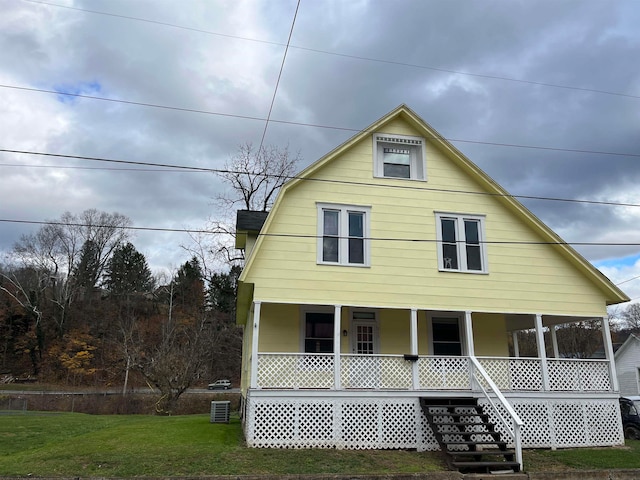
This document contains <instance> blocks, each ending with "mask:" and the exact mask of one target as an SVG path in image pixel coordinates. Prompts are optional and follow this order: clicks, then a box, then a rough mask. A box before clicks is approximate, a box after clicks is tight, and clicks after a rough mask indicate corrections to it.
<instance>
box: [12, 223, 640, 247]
mask: <svg viewBox="0 0 640 480" xmlns="http://www.w3.org/2000/svg"><path fill="white" fill-rule="evenodd" d="M0 222H1V223H21V224H32V225H58V226H70V227H93V228H118V229H122V230H127V229H130V230H144V231H154V232H174V233H203V234H212V235H220V234H222V235H235V233H234V232H227V231H223V230H199V229H190V228H161V227H131V226H119V225H95V224H91V225H90V224H84V223H65V222H57V221H36V220H15V219H7V218H0ZM258 235H259V236H262V237H279V238H306V239H315V240H317V239H321V238H324V237H323V236H322V235H304V234H297V233H259V234H258ZM331 238H341V239H345V238H349V237H345V236H337V237H336V236H332V237H331ZM362 240H368V241H376V242H378V241H385V242H409V243H442V240H437V239H433V238H394V237H362ZM456 243H465V241H463V240H456ZM478 243H480V244H484V245H563V246H600V247H629V246H634V247H635V246H640V242H613V243H612V242H564V241H563V242H542V241H516V240H479V241H478Z"/></svg>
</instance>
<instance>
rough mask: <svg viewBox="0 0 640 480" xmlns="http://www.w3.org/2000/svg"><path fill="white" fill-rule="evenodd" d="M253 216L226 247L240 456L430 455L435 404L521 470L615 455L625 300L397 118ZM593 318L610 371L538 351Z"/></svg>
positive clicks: (242, 218) (440, 146) (414, 122)
mask: <svg viewBox="0 0 640 480" xmlns="http://www.w3.org/2000/svg"><path fill="white" fill-rule="evenodd" d="M256 215H258V217H256V218H255V221H252V220H250V217H251V216H252V212H241V213H240V214H239V224H238V230H239V232H240V235H238V242H237V246H238V247H239V248H245V249H246V252H245V253H246V264H245V267H244V270H243V272H242V274H241V276H240V283H239V290H238V300H237V321H238V323H239V324H241V325H243V326H244V346H243V363H242V385H241V388H242V397H243V407H242V409H243V420H244V429H245V435H246V441H247V443H248V445H249V446H251V447H290V448H308V447H322V448H345V449H386V448H411V449H418V450H421V451H425V450H437V449H439V448H443V446H442V442H441V438H439V437H438V436H437V432H434V427H432V424H431V423H430V422H431V421H432V420H433V419H430V417H428V415H426V413H427V411H428V405H430V404H438V403H441V404H456V402H458V403H460V402H462V403H464V402H463V401H466V400H469V401H471V402H477V403H478V404H480V405H481V406H482V407H483V408H484V411H485V414H486V416H487V417H488V418H490V419H492V423H493V424H495V425H494V427H492V428H495V429H497V430H498V431H500V432H501V433H502V434H503V435H504V437H505V439H507V443H508V444H509V446H510V447H512V446H515V447H516V454H517V455H516V456H517V457H518V458H520V459H521V457H520V456H519V455H520V452H521V451H520V448H521V447H522V446H524V447H554V448H555V447H577V446H605V445H618V444H622V443H623V441H624V440H623V436H622V428H621V424H620V415H619V413H620V412H619V407H618V400H617V398H618V387H617V381H616V377H615V370H614V363H613V353H612V348H611V337H610V332H609V326H608V320H607V311H606V306H607V305H611V304H616V303H619V302H624V301H627V300H628V298H627V297H626V296H625V294H624V293H623V292H622V291H621V290H619V289H618V288H617V287H616V286H614V285H613V284H612V283H611V282H610V281H609V280H608V279H607V278H606V277H604V276H603V275H602V274H601V273H600V272H599V271H598V270H597V269H595V268H594V267H593V266H592V265H591V264H590V263H589V262H588V261H586V260H585V259H584V258H583V257H582V256H580V255H579V254H578V253H577V252H576V251H575V250H574V249H572V248H571V247H570V246H569V245H567V244H566V243H564V242H563V241H562V239H561V238H560V237H558V235H556V234H555V233H554V232H553V231H551V230H550V229H549V228H548V227H547V226H545V225H544V224H543V223H542V222H541V221H540V220H539V219H538V218H536V217H535V216H534V215H533V214H532V213H531V212H530V211H528V210H527V209H526V208H525V207H524V206H523V205H521V204H520V203H519V202H518V201H517V200H516V199H514V198H513V197H512V196H510V195H509V194H508V193H507V192H506V191H505V190H504V189H503V188H501V187H500V186H499V185H498V184H497V183H496V182H495V181H494V180H492V179H491V178H490V177H489V176H488V175H487V174H485V173H484V172H482V171H481V170H480V168H478V167H477V166H476V165H475V164H473V163H472V162H471V161H470V160H469V159H468V158H466V157H465V156H464V155H463V154H462V153H460V152H459V151H458V150H457V149H456V148H455V147H454V146H453V145H451V144H450V143H449V142H448V141H446V140H445V139H444V138H443V137H442V136H441V135H440V134H439V133H438V132H436V131H435V130H434V129H433V128H432V127H431V126H429V125H428V124H427V123H426V122H425V121H424V120H422V119H421V118H420V117H418V116H417V115H416V114H415V113H414V112H413V111H412V110H411V109H409V108H408V107H407V106H405V105H401V106H399V107H398V108H396V109H395V110H393V111H392V112H390V113H389V114H387V115H385V116H384V117H382V118H381V119H379V120H378V121H376V122H374V123H373V124H372V125H371V126H369V127H368V128H366V129H365V130H363V131H362V132H360V133H358V134H356V135H355V136H353V137H352V138H351V139H349V140H347V141H346V142H345V143H343V144H342V145H340V146H339V147H337V148H335V149H334V150H332V151H331V152H329V153H328V154H326V155H325V156H324V157H322V158H321V159H319V160H318V161H317V162H315V163H313V164H312V165H310V166H309V167H307V168H306V169H304V170H303V171H302V172H301V173H300V174H299V175H298V176H297V177H296V178H295V179H292V180H291V181H289V182H288V183H287V184H285V185H284V186H283V187H282V189H281V191H280V193H279V196H278V198H277V199H276V201H275V203H274V206H273V208H272V210H271V211H270V212H269V214H268V216H267V217H266V219H265V218H264V213H262V212H258V213H257V214H256ZM260 215H262V217H260ZM261 219H262V220H264V224H262V221H261ZM594 318H596V319H598V320H599V321H600V322H601V323H602V327H603V328H602V331H603V348H604V351H605V353H606V358H605V359H603V360H602V359H601V360H578V359H573V358H564V357H562V358H561V355H559V354H558V349H557V343H556V342H555V341H552V343H553V345H550V346H549V349H548V350H549V351H552V350H553V352H554V353H553V354H552V355H548V354H547V353H546V352H547V348H546V347H547V346H546V345H545V344H544V341H545V340H544V332H545V331H546V330H547V329H548V330H550V331H551V338H552V339H555V337H554V332H555V327H556V326H557V325H560V324H565V323H569V322H577V321H581V320H586V319H594ZM525 329H527V330H531V329H535V332H536V338H537V340H538V347H537V348H538V356H537V357H535V358H532V357H521V356H520V354H519V351H518V344H517V337H516V336H515V333H516V332H517V331H519V330H525ZM510 343H512V344H513V347H512V350H513V352H514V353H513V354H511V355H510V347H509V345H510ZM445 410H447V409H445ZM456 412H457V413H455V412H454V414H451V415H453V416H455V417H456V418H458V417H460V416H461V415H462V413H460V412H462V411H456ZM451 415H450V418H449V420H451ZM474 415H475V414H474ZM436 423H437V420H436ZM450 428H452V429H454V430H455V429H457V428H458V427H457V426H453V427H450ZM474 428H475V427H471V430H473V429H474ZM456 431H457V430H456ZM467 434H468V432H466V433H463V434H462V433H461V434H460V435H461V436H464V435H467ZM489 436H491V435H489ZM503 447H504V446H503ZM474 448H475V447H474ZM453 450H455V448H453Z"/></svg>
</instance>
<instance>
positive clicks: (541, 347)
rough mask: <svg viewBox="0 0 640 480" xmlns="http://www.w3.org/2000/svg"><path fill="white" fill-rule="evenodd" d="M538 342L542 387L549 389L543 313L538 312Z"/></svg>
mask: <svg viewBox="0 0 640 480" xmlns="http://www.w3.org/2000/svg"><path fill="white" fill-rule="evenodd" d="M536 343H537V346H538V357H539V358H540V368H541V370H542V388H543V390H545V391H548V390H549V365H548V363H547V352H546V349H545V345H544V332H543V331H542V315H540V314H539V313H537V314H536Z"/></svg>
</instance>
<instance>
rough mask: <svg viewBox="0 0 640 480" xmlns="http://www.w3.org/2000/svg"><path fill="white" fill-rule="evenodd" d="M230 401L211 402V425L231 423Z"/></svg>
mask: <svg viewBox="0 0 640 480" xmlns="http://www.w3.org/2000/svg"><path fill="white" fill-rule="evenodd" d="M230 405H231V402H230V401H229V400H221V401H213V402H211V423H229V408H230Z"/></svg>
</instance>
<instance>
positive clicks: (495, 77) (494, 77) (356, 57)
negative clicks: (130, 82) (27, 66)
mask: <svg viewBox="0 0 640 480" xmlns="http://www.w3.org/2000/svg"><path fill="white" fill-rule="evenodd" d="M25 1H27V2H30V3H39V4H42V5H48V6H51V7H57V8H66V9H68V10H76V11H79V12H86V13H92V14H96V15H104V16H109V17H115V18H122V19H126V20H133V21H137V22H145V23H150V24H155V25H161V26H164V27H171V28H177V29H181V30H188V31H192V32H197V33H204V34H207V35H214V36H218V37H224V38H232V39H235V40H244V41H248V42H256V43H262V44H266V45H275V46H280V47H284V46H286V44H283V43H279V42H271V41H268V40H261V39H257V38H249V37H242V36H239V35H230V34H224V33H218V32H213V31H211V30H203V29H199V28H194V27H186V26H183V25H177V24H174V23H169V22H161V21H157V20H150V19H146V18H141V17H132V16H128V15H119V14H115V13H108V12H101V11H98V10H89V9H84V8H77V7H69V6H66V5H58V4H55V3H49V2H43V1H38V0H25ZM296 10H297V9H296ZM289 48H295V49H298V50H303V51H308V52H313V53H320V54H323V55H331V56H336V57H343V58H349V59H353V60H361V61H366V62H376V63H383V64H387V65H396V66H401V67H409V68H419V69H423V70H432V71H436V72H442V73H451V74H454V75H464V76H469V77H476V78H485V79H490V80H500V81H505V82H515V83H522V84H527V85H536V86H541V87H550V88H561V89H565V90H576V91H582V92H588V93H598V94H602V95H612V96H618V97H626V98H640V95H632V94H628V93H621V92H612V91H609V90H600V89H594V88H585V87H575V86H571V85H562V84H557V83H548V82H538V81H534V80H525V79H519V78H511V77H503V76H499V75H488V74H482V73H473V72H464V71H460V70H451V69H446V68H440V67H433V66H428V65H419V64H415V63H406V62H400V61H396V60H385V59H381V58H373V57H364V56H360V55H350V54H346V53H340V52H332V51H328V50H322V49H318V48H309V47H302V46H298V45H289Z"/></svg>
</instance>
